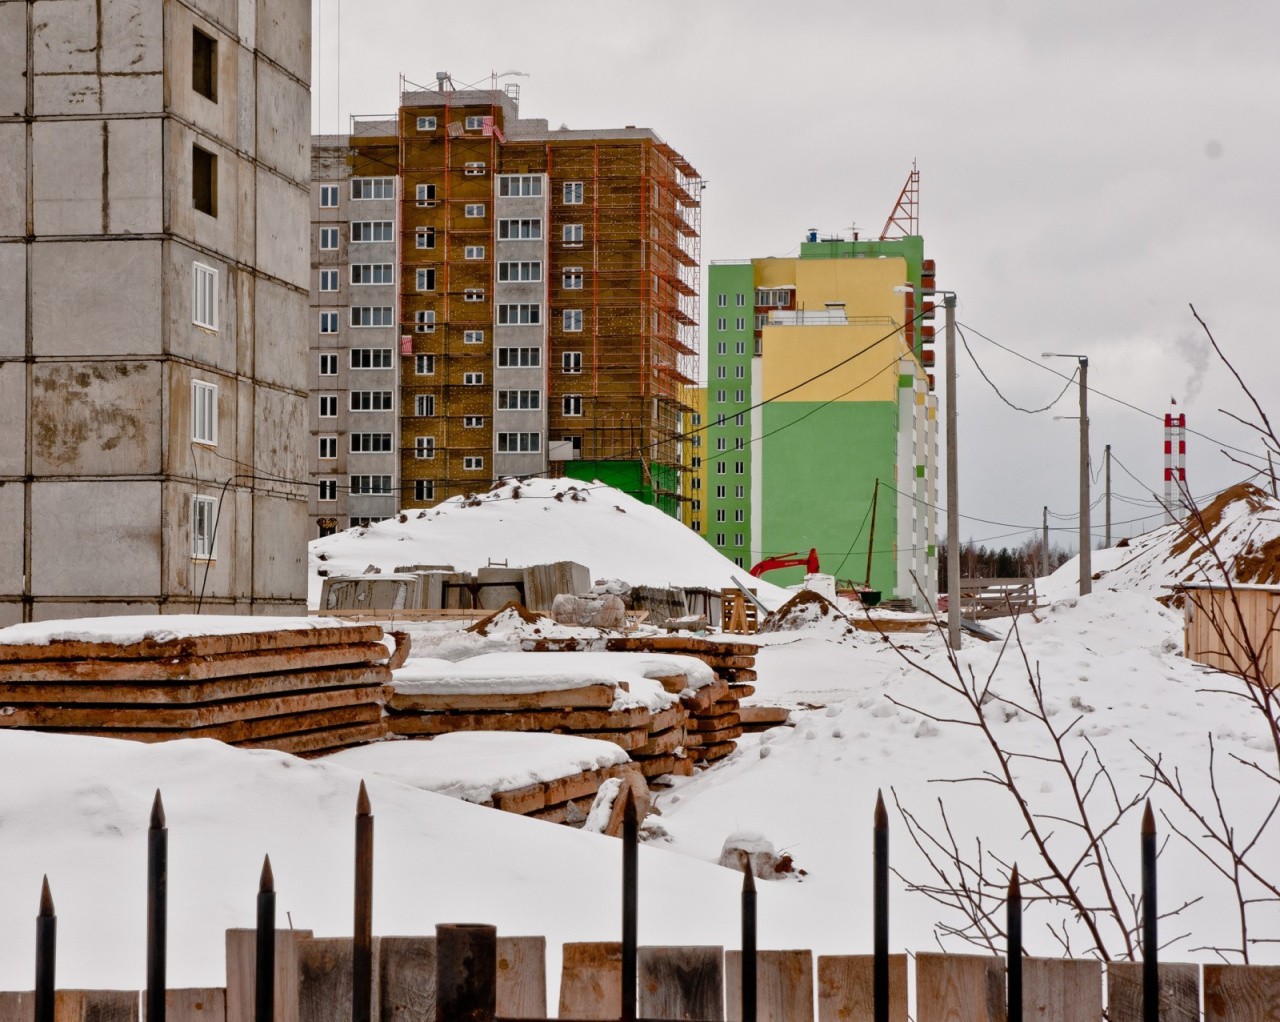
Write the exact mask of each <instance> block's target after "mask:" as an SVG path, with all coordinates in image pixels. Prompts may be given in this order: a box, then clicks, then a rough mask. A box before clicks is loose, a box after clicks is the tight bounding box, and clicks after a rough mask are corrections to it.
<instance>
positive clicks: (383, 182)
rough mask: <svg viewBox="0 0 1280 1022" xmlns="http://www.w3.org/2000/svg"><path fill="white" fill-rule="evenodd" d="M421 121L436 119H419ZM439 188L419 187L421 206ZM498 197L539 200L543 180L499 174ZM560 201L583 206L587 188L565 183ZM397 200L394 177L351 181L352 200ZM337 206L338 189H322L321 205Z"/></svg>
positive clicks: (469, 169) (475, 164)
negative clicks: (537, 198)
mask: <svg viewBox="0 0 1280 1022" xmlns="http://www.w3.org/2000/svg"><path fill="white" fill-rule="evenodd" d="M418 120H419V122H421V121H424V120H430V121H431V122H432V123H433V127H434V122H435V118H434V117H431V118H423V117H420V118H418ZM487 169H488V168H487V167H486V166H485V163H484V161H483V160H468V161H467V162H466V163H465V164H464V165H463V171H462V172H463V174H464V175H466V176H467V177H482V176H483V175H484V174H485V173H486V171H487ZM435 190H436V186H435V185H434V184H419V185H417V187H416V189H415V192H416V196H417V199H418V202H419V204H422V203H424V202H427V201H433V200H434V199H435V197H436V195H435ZM498 194H499V195H500V196H502V197H504V198H523V197H534V198H536V197H539V196H541V195H542V177H541V175H538V174H499V175H498ZM560 195H561V198H562V199H563V200H564V202H565V204H566V205H570V206H580V205H582V202H583V198H584V195H585V188H584V185H583V182H581V181H565V182H564V184H563V185H562V186H561V190H560ZM395 197H396V179H395V178H394V177H353V178H352V179H351V198H353V199H357V200H359V199H394V198H395ZM337 205H338V186H337V185H321V186H320V206H321V208H322V209H335V208H337Z"/></svg>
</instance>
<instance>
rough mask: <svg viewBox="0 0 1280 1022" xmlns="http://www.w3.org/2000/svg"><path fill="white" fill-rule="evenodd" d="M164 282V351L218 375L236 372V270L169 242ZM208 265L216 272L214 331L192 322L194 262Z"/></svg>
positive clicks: (219, 261)
mask: <svg viewBox="0 0 1280 1022" xmlns="http://www.w3.org/2000/svg"><path fill="white" fill-rule="evenodd" d="M166 252H167V255H168V264H167V265H166V267H165V281H166V284H167V286H168V288H169V302H168V304H167V306H166V309H165V311H166V314H167V316H168V322H167V323H166V325H165V337H166V340H167V342H168V351H169V353H170V354H172V355H176V356H178V357H179V358H189V359H191V361H193V362H199V363H200V364H202V365H205V366H209V367H210V368H212V369H216V370H218V371H219V372H224V373H234V372H235V371H236V325H237V324H238V322H239V314H238V311H237V309H236V307H235V298H236V287H235V279H234V278H235V277H236V276H237V275H238V274H239V272H240V271H238V270H236V269H235V268H234V267H232V266H229V265H228V264H226V263H224V262H223V261H222V260H220V259H215V258H211V257H210V256H209V255H207V254H206V253H203V252H196V251H195V250H194V249H191V248H187V247H186V246H185V245H181V244H178V243H172V244H170V245H169V246H168V248H167V250H166ZM197 262H198V263H200V264H201V265H203V266H212V267H213V268H214V269H215V270H217V271H218V292H217V293H218V329H217V330H210V329H208V328H206V327H201V326H196V325H195V323H194V322H192V317H193V314H194V311H195V310H194V309H193V308H192V301H193V276H192V274H193V270H192V265H193V264H194V263H197Z"/></svg>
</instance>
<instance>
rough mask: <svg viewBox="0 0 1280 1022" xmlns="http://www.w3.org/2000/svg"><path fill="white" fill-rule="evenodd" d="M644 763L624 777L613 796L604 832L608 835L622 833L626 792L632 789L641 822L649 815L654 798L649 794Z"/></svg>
mask: <svg viewBox="0 0 1280 1022" xmlns="http://www.w3.org/2000/svg"><path fill="white" fill-rule="evenodd" d="M643 770H644V765H643V764H641V765H640V769H639V770H638V771H632V772H630V773H628V774H627V775H626V776H625V777H623V778H622V785H621V787H619V788H618V792H617V794H616V795H614V797H613V805H612V806H611V807H610V809H609V819H608V820H607V821H606V822H605V825H604V831H603V833H604V834H605V835H607V836H608V837H617V836H618V835H620V834H621V833H622V816H623V813H624V812H625V810H626V805H627V801H626V793H627V792H628V791H630V792H631V793H632V795H633V796H634V797H635V800H636V806H637V808H638V809H639V813H638V818H639V820H640V822H641V823H643V822H644V818H645V817H646V816H648V815H649V807H650V806H651V805H652V804H653V798H652V796H651V795H650V794H649V785H648V784H646V783H645V779H644V774H643Z"/></svg>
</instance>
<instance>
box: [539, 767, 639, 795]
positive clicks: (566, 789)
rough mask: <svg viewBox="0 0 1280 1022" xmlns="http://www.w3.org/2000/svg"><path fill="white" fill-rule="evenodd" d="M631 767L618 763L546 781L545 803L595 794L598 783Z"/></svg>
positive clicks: (598, 786) (628, 770) (621, 773)
mask: <svg viewBox="0 0 1280 1022" xmlns="http://www.w3.org/2000/svg"><path fill="white" fill-rule="evenodd" d="M632 769H633V768H632V767H631V766H630V764H622V763H620V764H618V765H617V766H611V767H605V768H603V769H601V770H584V771H582V773H580V774H573V775H572V776H570V777H561V778H558V779H557V780H554V781H546V782H545V783H544V787H545V788H546V793H547V805H556V804H557V803H559V802H571V801H573V800H574V799H579V798H585V797H586V796H588V795H595V793H596V792H597V791H599V790H600V785H602V784H603V783H604V782H605V781H607V780H608V779H609V778H610V777H621V776H622V775H623V774H625V773H628V772H630V771H631V770H632Z"/></svg>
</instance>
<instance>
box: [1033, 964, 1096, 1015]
mask: <svg viewBox="0 0 1280 1022" xmlns="http://www.w3.org/2000/svg"><path fill="white" fill-rule="evenodd" d="M1022 1010H1023V1016H1024V1017H1025V1018H1032V1019H1035V1020H1036V1022H1098V1020H1099V1019H1100V1018H1102V963H1101V962H1098V961H1093V960H1091V959H1077V960H1072V959H1068V958H1024V959H1023V960H1022Z"/></svg>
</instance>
